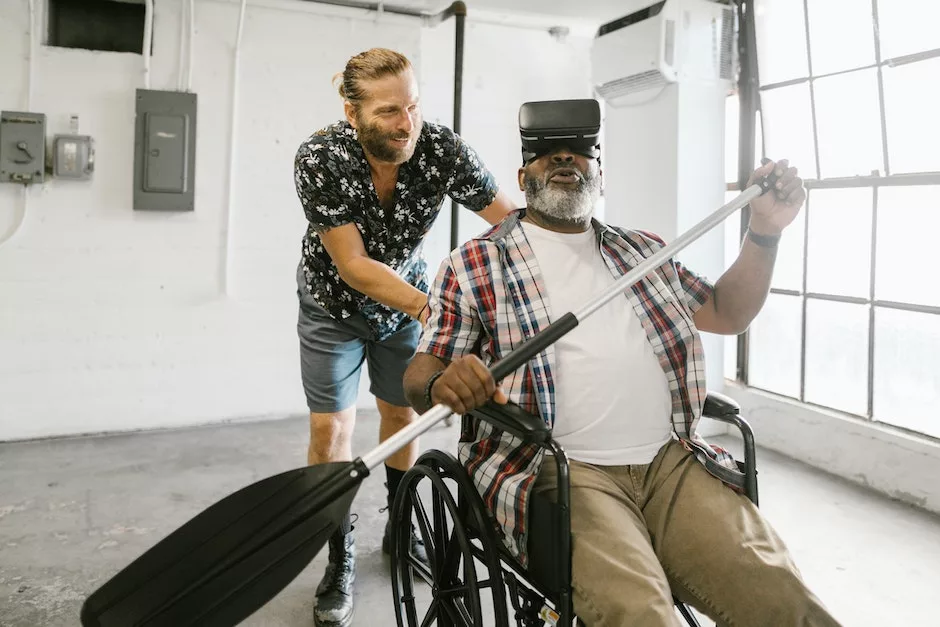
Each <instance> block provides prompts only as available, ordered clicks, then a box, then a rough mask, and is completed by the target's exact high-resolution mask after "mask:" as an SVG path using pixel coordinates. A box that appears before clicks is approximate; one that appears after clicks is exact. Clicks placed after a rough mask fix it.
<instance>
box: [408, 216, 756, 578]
mask: <svg viewBox="0 0 940 627" xmlns="http://www.w3.org/2000/svg"><path fill="white" fill-rule="evenodd" d="M522 215H524V210H520V211H518V212H516V213H513V214H511V215H510V216H508V217H507V218H506V219H505V220H503V221H502V223H501V224H499V225H497V226H496V227H493V228H492V229H490V230H489V231H487V232H486V233H484V234H483V235H481V236H480V237H478V238H476V239H473V240H471V241H469V242H467V243H466V244H464V245H463V246H461V247H460V248H458V249H456V250H455V251H453V252H452V253H451V254H450V257H449V258H448V259H445V261H444V263H442V264H441V269H440V271H439V272H438V275H437V278H436V280H435V282H434V285H433V286H432V288H431V293H430V298H429V300H430V306H431V315H430V318H429V319H428V323H427V324H426V325H425V328H424V333H423V334H422V337H421V341H420V343H419V345H418V349H417V350H418V352H424V353H429V354H431V355H434V356H436V357H438V358H440V359H443V360H446V361H450V360H453V359H456V358H458V357H461V356H464V355H467V354H471V353H475V354H477V355H479V356H480V357H481V359H482V360H483V362H484V363H485V364H487V366H489V365H491V364H492V363H493V362H495V361H496V360H498V359H501V358H502V357H503V356H505V355H506V354H507V353H509V352H510V351H511V350H512V349H513V348H515V347H516V346H518V345H519V344H520V343H522V342H523V341H524V340H527V339H529V338H530V337H532V336H533V335H535V334H536V333H538V332H540V331H542V330H543V329H545V328H546V327H547V326H548V325H549V324H550V323H551V322H552V314H553V312H550V311H549V303H548V300H547V299H545V298H543V297H542V294H545V284H544V281H543V279H542V275H541V271H540V270H539V267H538V265H537V263H536V261H535V256H534V254H533V252H532V248H531V247H530V246H529V243H528V241H527V240H526V237H525V234H524V232H523V230H522V228H521V226H520V224H519V219H520V217H521V216H522ZM593 228H594V231H595V233H596V235H597V240H598V246H599V247H600V250H601V252H602V256H603V258H604V260H605V262H606V264H607V267H608V269H609V270H610V272H611V274H612V275H613V276H615V277H619V276H622V275H623V274H625V273H626V272H627V271H629V270H630V269H631V268H633V267H635V266H636V265H638V264H639V263H640V262H641V261H642V260H643V259H644V258H645V257H649V256H650V255H651V254H653V253H654V252H655V251H656V250H658V249H659V248H662V247H663V246H664V245H665V244H664V242H663V241H662V240H661V239H659V238H658V237H656V236H654V235H652V234H649V233H645V232H638V231H627V230H623V229H618V228H614V227H609V226H606V225H604V224H602V223H600V222H598V221H596V220H595V221H593ZM712 290H713V287H712V286H711V284H709V283H708V282H706V281H705V280H703V279H702V278H700V277H698V276H696V275H695V274H693V273H692V272H690V271H689V270H687V269H686V268H684V267H683V266H682V265H681V264H680V263H678V262H677V261H674V260H670V261H669V262H667V263H665V264H663V265H662V266H661V267H659V268H658V269H657V270H656V271H655V272H654V273H651V274H650V275H648V276H647V277H646V278H644V279H643V280H642V281H640V282H639V283H637V284H635V285H634V286H633V287H632V293H631V294H629V296H628V298H629V301H630V304H631V305H632V306H633V309H634V311H635V312H636V313H637V316H638V317H639V319H640V321H641V323H642V325H643V328H644V330H645V331H646V334H647V338H648V339H649V342H650V344H651V345H652V347H653V351H654V353H655V354H656V356H657V357H658V359H659V362H660V364H661V365H662V368H663V371H664V372H665V373H666V379H667V381H668V383H669V389H670V392H671V395H672V425H673V430H674V432H675V435H676V436H677V437H678V438H679V440H680V441H681V442H682V443H683V444H684V445H685V447H686V448H687V449H688V450H690V451H691V452H692V453H693V454H694V455H695V456H696V458H697V459H698V460H699V461H701V462H702V463H703V464H705V466H706V468H708V469H709V471H711V472H712V473H713V474H715V475H716V476H719V478H723V479H724V478H727V477H728V476H729V473H730V474H732V475H735V476H736V478H738V476H739V474H740V473H738V472H737V467H736V465H735V462H734V460H733V459H732V458H731V456H730V455H729V454H728V453H727V452H725V451H723V450H721V449H719V448H718V447H713V446H710V445H708V444H707V443H706V442H705V441H704V440H702V439H701V438H700V437H698V436H696V435H695V428H696V425H697V423H698V421H699V418H700V417H701V414H702V406H703V404H704V402H705V394H706V388H705V361H704V353H703V350H702V342H701V339H700V337H699V334H698V331H697V330H696V328H695V325H694V323H693V321H692V314H693V313H694V312H695V311H696V310H697V309H698V308H699V307H700V306H701V305H703V304H704V303H705V301H706V300H708V298H709V296H710V295H711V293H712ZM563 313H565V312H554V314H555V315H556V316H560V315H562V314H563ZM554 364H555V353H554V348H553V347H552V346H549V347H548V348H547V349H546V350H545V351H544V352H542V353H540V354H539V355H537V356H536V357H534V358H533V359H531V360H530V361H529V363H528V364H527V365H526V366H525V367H524V368H519V369H518V370H516V371H515V372H514V373H512V374H511V375H509V376H508V377H506V379H504V380H503V381H502V387H503V389H504V390H505V391H506V393H507V395H508V396H509V400H510V401H512V402H514V403H516V404H518V405H519V406H520V407H522V408H523V409H524V410H526V411H528V412H530V413H533V414H536V415H540V416H541V417H542V419H543V420H545V422H546V423H547V424H548V425H549V426H552V425H554V423H555V394H554V390H555V388H554V380H553V374H552V373H553V369H554ZM458 456H459V458H460V461H461V463H462V464H463V465H464V466H465V467H466V469H467V471H468V473H469V475H470V477H471V479H472V481H473V483H474V485H475V486H476V488H477V490H478V491H479V492H480V494H481V496H482V497H483V501H484V503H485V504H486V505H487V507H488V508H489V510H490V512H491V513H492V514H493V516H494V517H495V520H496V523H497V525H498V530H499V531H500V532H501V535H502V538H503V541H504V542H505V544H506V546H507V547H508V548H509V550H510V552H511V553H512V554H513V555H514V556H515V557H516V558H517V559H519V560H520V561H521V562H522V563H523V564H525V563H526V562H527V559H528V557H527V554H526V548H527V530H528V524H527V523H528V519H527V517H526V511H527V504H528V500H529V495H530V492H531V488H532V485H533V484H534V481H535V478H536V476H537V475H538V472H539V468H540V466H541V463H542V459H543V457H544V449H542V448H540V447H538V446H535V445H532V444H525V443H524V442H522V440H520V439H519V438H517V437H515V436H513V435H511V434H509V433H506V432H504V431H501V430H498V429H496V428H495V427H493V426H491V425H490V424H488V423H485V422H482V421H476V420H474V421H469V429H468V430H467V432H465V433H463V434H462V435H461V438H460V443H459V447H458Z"/></svg>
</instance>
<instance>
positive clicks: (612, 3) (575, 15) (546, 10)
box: [373, 0, 656, 26]
mask: <svg viewBox="0 0 940 627" xmlns="http://www.w3.org/2000/svg"><path fill="white" fill-rule="evenodd" d="M373 1H374V0H373ZM654 2H656V0H466V3H467V11H468V13H469V14H471V15H472V14H473V11H474V9H479V10H483V11H486V12H488V13H506V14H514V15H531V16H533V17H538V18H539V20H540V21H544V20H545V19H546V18H548V17H557V18H558V25H559V26H564V25H565V23H566V21H578V22H585V21H589V22H595V23H597V24H603V23H604V22H608V21H610V20H613V19H616V18H618V17H623V16H624V15H628V14H630V13H632V12H633V11H636V10H637V9H641V8H643V7H645V6H649V5H651V4H653V3H654ZM386 4H394V5H398V6H407V7H411V8H417V9H422V10H424V11H427V12H429V13H436V12H438V11H440V10H441V9H444V8H446V7H448V6H449V5H450V2H448V1H447V0H387V1H386Z"/></svg>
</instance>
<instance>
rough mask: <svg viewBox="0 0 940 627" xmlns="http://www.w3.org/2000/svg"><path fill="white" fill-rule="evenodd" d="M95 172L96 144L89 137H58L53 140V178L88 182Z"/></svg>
mask: <svg viewBox="0 0 940 627" xmlns="http://www.w3.org/2000/svg"><path fill="white" fill-rule="evenodd" d="M94 170H95V143H94V140H92V138H91V137H89V136H88V135H56V136H55V137H54V138H53V140H52V176H54V177H56V178H61V179H75V180H78V181H87V180H88V179H90V178H91V175H92V173H93V172H94Z"/></svg>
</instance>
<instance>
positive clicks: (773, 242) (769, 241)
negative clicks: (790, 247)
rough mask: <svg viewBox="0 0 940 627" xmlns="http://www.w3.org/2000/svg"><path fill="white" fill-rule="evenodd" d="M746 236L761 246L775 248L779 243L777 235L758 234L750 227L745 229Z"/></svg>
mask: <svg viewBox="0 0 940 627" xmlns="http://www.w3.org/2000/svg"><path fill="white" fill-rule="evenodd" d="M747 238H748V239H749V240H751V241H752V242H754V243H755V244H757V245H758V246H760V247H762V248H776V247H777V244H779V243H780V236H779V235H758V234H757V233H755V232H754V231H752V230H751V229H748V230H747Z"/></svg>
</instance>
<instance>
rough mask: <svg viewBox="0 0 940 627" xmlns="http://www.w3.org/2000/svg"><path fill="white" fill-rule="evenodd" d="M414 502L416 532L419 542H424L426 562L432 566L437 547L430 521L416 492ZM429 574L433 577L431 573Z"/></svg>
mask: <svg viewBox="0 0 940 627" xmlns="http://www.w3.org/2000/svg"><path fill="white" fill-rule="evenodd" d="M436 500H437V499H435V501H436ZM414 501H415V503H414V510H415V514H417V517H418V531H419V532H420V533H421V540H422V541H423V542H424V550H425V551H426V552H427V554H428V562H429V563H431V564H434V563H435V560H436V559H437V558H436V556H437V545H435V544H434V535H433V534H432V533H431V521H430V520H428V512H427V510H426V509H425V508H424V502H423V501H422V500H421V495H420V494H418V491H417V490H415V492H414ZM435 505H436V503H435ZM431 574H432V575H433V572H432V573H431Z"/></svg>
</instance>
